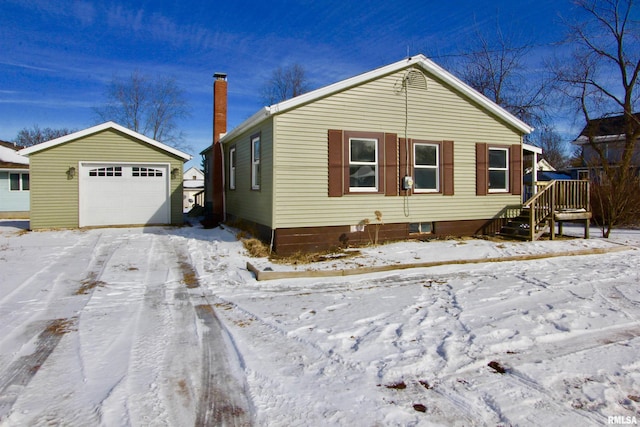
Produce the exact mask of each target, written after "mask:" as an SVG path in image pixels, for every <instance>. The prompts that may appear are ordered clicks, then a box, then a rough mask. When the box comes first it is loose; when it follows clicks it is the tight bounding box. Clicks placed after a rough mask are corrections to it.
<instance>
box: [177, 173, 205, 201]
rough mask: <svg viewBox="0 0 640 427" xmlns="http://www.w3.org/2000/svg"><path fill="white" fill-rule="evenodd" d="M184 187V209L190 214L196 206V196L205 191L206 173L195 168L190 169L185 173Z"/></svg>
mask: <svg viewBox="0 0 640 427" xmlns="http://www.w3.org/2000/svg"><path fill="white" fill-rule="evenodd" d="M182 187H183V197H182V209H183V210H184V211H185V212H188V211H189V210H191V208H193V207H194V205H195V204H196V194H198V193H200V192H202V191H204V172H202V171H201V170H200V169H198V168H196V167H195V166H192V167H190V168H189V169H188V170H187V171H186V172H185V173H184V176H183V180H182Z"/></svg>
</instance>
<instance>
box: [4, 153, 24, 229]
mask: <svg viewBox="0 0 640 427" xmlns="http://www.w3.org/2000/svg"><path fill="white" fill-rule="evenodd" d="M20 148H22V147H17V146H15V145H14V144H12V143H10V142H6V141H0V218H29V159H28V158H26V157H24V156H21V155H20V154H18V153H17V150H19V149H20Z"/></svg>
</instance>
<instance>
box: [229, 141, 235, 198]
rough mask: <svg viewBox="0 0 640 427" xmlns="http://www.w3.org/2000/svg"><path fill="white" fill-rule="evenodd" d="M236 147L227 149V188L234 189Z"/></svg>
mask: <svg viewBox="0 0 640 427" xmlns="http://www.w3.org/2000/svg"><path fill="white" fill-rule="evenodd" d="M235 163H236V147H231V148H230V149H229V189H230V190H235V189H236V166H235Z"/></svg>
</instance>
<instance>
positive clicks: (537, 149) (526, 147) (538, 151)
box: [522, 144, 542, 154]
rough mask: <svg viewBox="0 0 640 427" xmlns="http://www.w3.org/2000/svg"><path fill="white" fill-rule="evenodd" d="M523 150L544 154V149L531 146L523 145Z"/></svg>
mask: <svg viewBox="0 0 640 427" xmlns="http://www.w3.org/2000/svg"><path fill="white" fill-rule="evenodd" d="M522 149H523V150H525V151H530V152H532V153H536V154H542V148H540V147H536V146H535V145H531V144H522Z"/></svg>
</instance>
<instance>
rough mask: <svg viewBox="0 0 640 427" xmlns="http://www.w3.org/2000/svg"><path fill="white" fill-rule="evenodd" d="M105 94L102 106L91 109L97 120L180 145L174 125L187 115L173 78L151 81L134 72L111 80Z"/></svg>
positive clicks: (184, 102) (179, 135)
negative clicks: (113, 123) (111, 122)
mask: <svg viewBox="0 0 640 427" xmlns="http://www.w3.org/2000/svg"><path fill="white" fill-rule="evenodd" d="M105 95H106V100H107V102H106V104H104V105H102V106H99V107H95V108H94V112H95V114H96V116H97V117H98V119H99V120H100V121H114V122H116V123H118V124H121V125H123V126H125V127H127V128H129V129H131V130H133V131H136V132H139V133H142V134H144V135H146V136H148V137H149V138H152V139H155V140H156V141H160V142H163V143H166V144H172V145H174V146H180V145H183V141H184V134H183V133H182V132H181V131H180V130H179V128H178V122H179V121H180V120H181V119H185V118H187V117H189V116H190V115H191V112H190V109H189V106H188V104H187V101H186V98H185V95H184V92H183V90H182V89H181V88H180V87H179V86H178V85H177V83H176V80H175V78H173V77H155V78H151V77H149V76H147V75H143V74H141V73H140V72H138V71H135V72H133V73H132V74H131V75H130V76H129V77H128V78H117V77H114V78H113V80H112V81H111V83H110V84H109V85H108V87H107V89H106V92H105Z"/></svg>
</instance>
